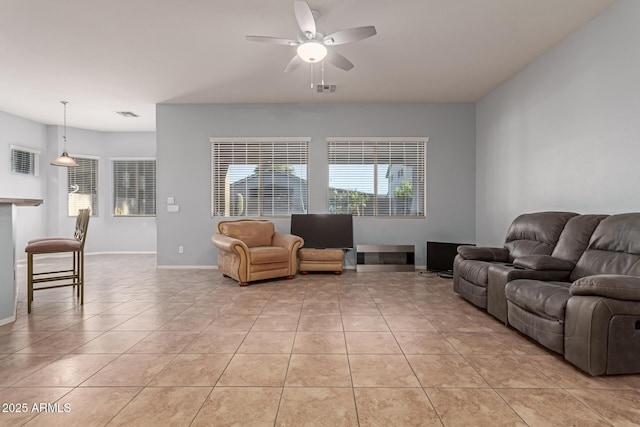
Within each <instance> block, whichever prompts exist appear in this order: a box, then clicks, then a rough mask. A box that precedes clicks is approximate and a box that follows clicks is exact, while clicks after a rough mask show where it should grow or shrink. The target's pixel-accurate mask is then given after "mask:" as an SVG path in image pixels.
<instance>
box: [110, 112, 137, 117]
mask: <svg viewBox="0 0 640 427" xmlns="http://www.w3.org/2000/svg"><path fill="white" fill-rule="evenodd" d="M116 113H118V114H120V115H121V116H122V117H140V116H139V115H138V114H136V113H132V112H131V111H116Z"/></svg>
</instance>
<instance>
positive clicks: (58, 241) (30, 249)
mask: <svg viewBox="0 0 640 427" xmlns="http://www.w3.org/2000/svg"><path fill="white" fill-rule="evenodd" d="M90 217H91V212H90V210H89V209H80V210H79V211H78V218H77V220H76V229H75V232H74V236H73V237H72V238H67V237H45V238H42V239H34V240H30V241H29V243H28V244H27V247H26V248H25V252H26V253H27V312H28V313H31V303H32V302H33V291H40V290H43V289H53V288H62V287H65V286H73V288H74V289H75V290H76V294H77V296H78V297H79V298H80V304H84V243H85V240H86V238H87V228H88V227H89V218H90ZM69 252H71V253H72V254H73V266H72V268H71V269H70V270H59V271H43V272H39V273H34V272H33V264H34V255H39V254H53V253H69ZM57 281H65V282H67V283H63V284H58V285H52V286H41V287H38V288H34V286H33V285H34V284H36V283H45V282H57Z"/></svg>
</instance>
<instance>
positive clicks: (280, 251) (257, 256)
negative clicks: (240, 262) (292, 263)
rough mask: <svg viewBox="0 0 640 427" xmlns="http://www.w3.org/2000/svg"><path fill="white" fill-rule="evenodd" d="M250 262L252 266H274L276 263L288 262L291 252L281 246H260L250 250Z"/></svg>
mask: <svg viewBox="0 0 640 427" xmlns="http://www.w3.org/2000/svg"><path fill="white" fill-rule="evenodd" d="M249 260H250V262H251V264H272V263H276V262H285V263H286V262H288V261H289V251H288V250H286V249H285V248H281V247H279V246H258V247H254V248H249Z"/></svg>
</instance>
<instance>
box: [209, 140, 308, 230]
mask: <svg viewBox="0 0 640 427" xmlns="http://www.w3.org/2000/svg"><path fill="white" fill-rule="evenodd" d="M310 142H311V137H229V138H220V137H212V138H210V143H211V165H210V166H211V189H210V190H211V193H210V196H211V211H210V215H211V218H212V219H216V218H252V217H253V218H256V217H257V218H278V217H280V218H282V217H290V216H291V214H292V213H299V212H300V211H294V210H291V209H290V207H291V203H290V200H289V199H287V203H288V209H287V210H288V211H287V213H285V214H281V213H275V212H274V211H273V210H272V211H271V212H268V213H265V211H264V201H265V200H267V199H269V200H274V199H277V194H276V193H275V191H276V190H277V188H276V187H275V186H274V185H273V184H275V182H273V181H272V189H273V190H274V191H272V192H271V193H269V194H265V193H264V188H263V187H262V182H259V183H258V194H259V196H258V201H257V202H255V204H254V205H250V204H249V203H246V206H245V209H247V211H248V210H249V206H254V207H255V209H257V211H258V214H250V215H249V214H245V215H226V213H227V211H230V209H231V207H230V206H228V205H230V203H231V201H226V199H225V198H224V196H223V197H222V198H221V199H222V202H218V201H217V198H216V195H217V194H223V193H226V192H227V189H226V188H224V189H222V190H221V189H220V188H219V187H217V186H216V183H217V180H216V175H220V172H221V171H220V170H219V169H217V168H216V165H217V164H219V163H220V161H219V159H218V158H217V156H216V154H217V150H216V147H218V148H219V145H222V144H228V145H227V146H226V147H225V148H226V149H229V148H230V147H231V146H232V145H233V144H238V145H241V144H245V147H246V146H248V145H255V146H260V145H261V144H264V145H265V146H268V145H271V146H272V147H271V150H272V151H271V155H272V156H273V154H274V153H275V151H276V149H277V148H278V147H277V146H276V144H278V143H281V144H282V147H279V148H285V147H288V146H289V145H290V144H295V143H297V144H299V148H300V151H299V156H300V157H299V158H296V159H291V160H300V161H304V163H301V165H302V166H304V168H305V173H304V176H297V175H294V176H295V177H296V178H300V179H301V180H304V181H305V189H304V194H302V193H300V200H301V203H302V204H303V205H304V206H305V209H304V211H307V210H308V206H309V144H310ZM254 150H257V151H258V153H259V157H261V156H262V148H258V149H256V148H255V147H254ZM244 153H245V154H244V155H245V157H247V156H249V155H255V153H254V152H253V151H247V150H245V151H244ZM247 153H248V154H247ZM224 154H225V155H228V153H224ZM232 155H233V154H232ZM265 158H266V157H265ZM271 158H272V159H273V157H271ZM216 162H218V163H216ZM274 163H275V164H280V163H279V162H278V159H277V158H276V159H275V162H274ZM242 164H246V165H253V164H254V163H229V165H242ZM289 164H298V163H288V165H289ZM268 166H269V163H268V162H262V161H260V162H258V164H257V166H256V168H261V167H268ZM262 178H263V177H262V176H261V175H259V179H262ZM272 180H275V176H274V175H273V172H272ZM246 190H247V191H249V189H248V188H247V189H246ZM272 207H275V205H274V204H272ZM216 212H222V214H216ZM229 213H231V212H229Z"/></svg>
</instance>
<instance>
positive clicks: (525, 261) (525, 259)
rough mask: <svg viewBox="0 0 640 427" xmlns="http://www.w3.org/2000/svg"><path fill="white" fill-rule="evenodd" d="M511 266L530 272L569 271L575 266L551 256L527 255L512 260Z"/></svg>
mask: <svg viewBox="0 0 640 427" xmlns="http://www.w3.org/2000/svg"><path fill="white" fill-rule="evenodd" d="M513 265H517V266H518V267H524V268H529V269H531V270H556V271H571V270H573V269H574V268H575V266H576V265H575V264H574V263H572V262H571V261H567V260H564V259H560V258H554V257H552V256H551V255H527V256H522V257H519V258H516V259H514V260H513Z"/></svg>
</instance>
